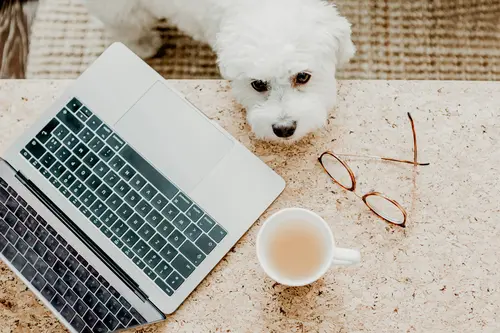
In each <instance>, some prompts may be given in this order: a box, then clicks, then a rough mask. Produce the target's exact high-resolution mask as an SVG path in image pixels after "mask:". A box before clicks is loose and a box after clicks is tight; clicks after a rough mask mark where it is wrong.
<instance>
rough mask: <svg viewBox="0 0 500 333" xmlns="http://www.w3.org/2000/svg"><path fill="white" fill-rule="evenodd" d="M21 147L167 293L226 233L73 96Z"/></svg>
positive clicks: (46, 175) (33, 162)
mask: <svg viewBox="0 0 500 333" xmlns="http://www.w3.org/2000/svg"><path fill="white" fill-rule="evenodd" d="M21 155H22V156H24V157H25V158H26V159H27V160H28V161H29V162H30V163H31V164H32V166H33V167H34V168H36V169H37V170H38V171H39V172H40V173H41V174H42V175H43V176H44V177H45V178H46V179H47V180H48V181H49V182H50V183H51V184H52V185H53V186H54V187H55V188H57V189H58V190H59V191H60V192H61V193H62V195H63V196H65V197H66V198H67V200H68V201H69V202H71V204H73V205H74V206H75V207H76V208H78V209H79V210H80V212H81V213H82V214H83V215H85V216H86V217H87V218H88V219H89V221H90V222H91V223H93V224H94V225H95V226H96V227H97V228H99V230H100V231H101V232H102V233H103V234H104V235H105V236H106V237H108V238H109V239H110V240H111V241H112V242H113V243H114V245H115V246H116V247H118V248H119V249H120V250H121V251H122V252H123V253H124V254H125V255H126V256H127V257H128V258H129V259H130V260H131V262H133V263H134V264H135V265H136V266H137V267H138V268H139V269H141V270H142V271H143V272H144V273H145V274H146V275H147V276H148V277H149V278H150V279H151V280H153V281H154V282H155V283H156V284H157V285H158V286H159V287H160V288H161V289H162V290H163V291H165V293H166V294H167V295H169V296H171V295H172V294H173V293H174V292H175V290H177V289H178V288H179V286H180V285H181V284H182V283H183V282H184V281H185V279H187V278H188V277H189V276H190V275H191V274H192V273H193V271H194V270H195V269H196V267H197V266H198V265H199V264H200V263H201V262H202V261H203V260H204V259H205V258H206V256H207V255H208V254H210V252H212V251H213V249H214V248H215V247H216V246H217V244H218V243H220V242H221V241H222V239H223V238H224V237H225V236H226V234H227V232H226V230H224V229H223V228H222V227H221V226H220V225H219V224H217V223H216V222H215V221H214V219H212V218H211V217H210V216H208V215H207V214H206V213H205V212H204V211H203V210H202V209H201V208H200V207H199V206H198V205H197V204H196V203H195V202H193V200H191V199H190V198H189V197H188V196H187V195H186V194H185V193H183V192H182V191H180V190H179V189H178V188H177V187H176V186H175V185H174V184H172V183H171V182H170V181H169V180H168V179H167V178H165V177H164V176H163V175H162V174H160V172H158V171H157V170H156V169H155V168H154V167H153V166H152V165H151V164H150V163H149V162H147V161H146V160H145V159H144V158H143V157H142V156H141V155H139V154H138V153H137V152H136V151H135V150H134V149H133V148H132V147H130V146H129V145H128V144H127V143H126V142H125V141H124V140H122V139H121V138H120V137H119V136H118V135H117V134H116V133H114V132H113V131H112V130H111V128H110V127H109V126H107V125H106V124H105V123H104V122H103V121H102V120H101V119H99V118H98V117H97V116H96V115H95V114H93V113H92V112H91V111H90V110H89V109H88V108H87V107H86V106H84V105H83V104H82V102H80V101H79V100H78V99H76V98H73V99H72V100H71V101H70V102H69V103H68V104H67V105H66V107H65V108H64V109H63V110H61V111H60V112H59V113H58V114H57V116H56V117H55V118H53V119H51V120H50V121H49V122H48V123H47V125H46V126H45V127H44V128H43V129H42V131H40V133H38V134H37V135H36V137H35V138H33V139H32V140H31V141H30V142H29V143H28V144H27V145H26V147H25V149H23V150H22V151H21Z"/></svg>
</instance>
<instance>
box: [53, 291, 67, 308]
mask: <svg viewBox="0 0 500 333" xmlns="http://www.w3.org/2000/svg"><path fill="white" fill-rule="evenodd" d="M50 304H51V305H52V306H53V307H54V308H55V309H56V310H57V311H59V312H60V311H61V310H62V308H63V307H64V306H65V305H66V302H65V301H64V298H62V297H61V296H60V295H57V294H56V295H55V296H54V298H52V301H51V302H50Z"/></svg>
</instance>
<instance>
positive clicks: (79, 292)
mask: <svg viewBox="0 0 500 333" xmlns="http://www.w3.org/2000/svg"><path fill="white" fill-rule="evenodd" d="M73 291H74V292H75V294H77V295H78V297H80V298H81V297H83V295H85V293H86V292H87V287H85V286H84V285H83V284H82V283H81V282H80V281H78V282H77V283H76V284H75V286H74V287H73Z"/></svg>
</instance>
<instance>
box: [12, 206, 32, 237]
mask: <svg viewBox="0 0 500 333" xmlns="http://www.w3.org/2000/svg"><path fill="white" fill-rule="evenodd" d="M19 199H20V198H18V199H17V200H19ZM19 201H20V200H19ZM15 215H16V217H17V218H18V219H19V220H21V221H22V222H24V221H26V219H27V218H28V215H29V214H28V211H27V210H26V209H24V208H23V207H19V208H18V209H17V210H16V214H15ZM14 229H16V232H17V233H18V234H19V236H24V233H25V232H26V227H25V226H24V225H22V224H21V223H18V224H17V225H16V227H14Z"/></svg>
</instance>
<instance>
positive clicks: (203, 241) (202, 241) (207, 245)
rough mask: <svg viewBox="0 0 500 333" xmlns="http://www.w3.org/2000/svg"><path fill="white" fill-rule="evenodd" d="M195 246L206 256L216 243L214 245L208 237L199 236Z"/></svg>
mask: <svg viewBox="0 0 500 333" xmlns="http://www.w3.org/2000/svg"><path fill="white" fill-rule="evenodd" d="M195 244H196V245H197V246H198V247H199V248H200V249H201V250H202V251H203V252H205V254H206V255H208V254H209V253H210V252H212V250H213V249H214V248H215V246H216V245H217V243H215V242H214V241H213V240H212V239H211V238H210V237H208V236H207V235H201V236H200V238H198V240H197V241H196V242H195Z"/></svg>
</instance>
